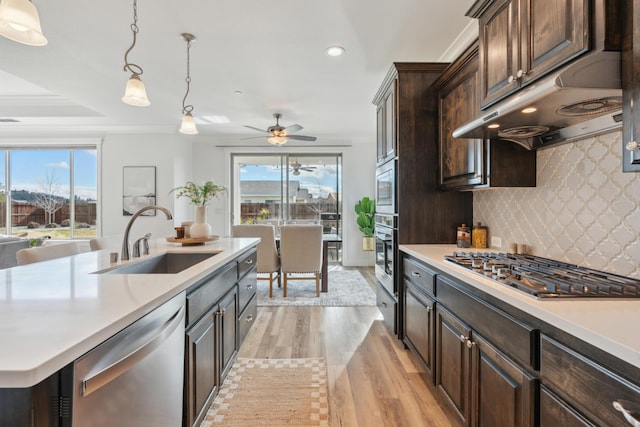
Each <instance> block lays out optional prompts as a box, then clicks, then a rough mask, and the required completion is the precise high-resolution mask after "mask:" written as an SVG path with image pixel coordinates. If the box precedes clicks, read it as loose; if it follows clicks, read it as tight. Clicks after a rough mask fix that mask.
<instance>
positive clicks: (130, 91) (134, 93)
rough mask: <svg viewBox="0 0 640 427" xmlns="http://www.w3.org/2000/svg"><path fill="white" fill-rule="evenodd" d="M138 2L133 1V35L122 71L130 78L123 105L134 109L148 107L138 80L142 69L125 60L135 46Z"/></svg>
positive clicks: (140, 81) (147, 101)
mask: <svg viewBox="0 0 640 427" xmlns="http://www.w3.org/2000/svg"><path fill="white" fill-rule="evenodd" d="M138 31H139V29H138V1H137V0H133V24H131V32H132V33H133V42H132V43H131V46H130V47H129V49H127V51H126V52H125V54H124V71H129V72H130V73H131V77H130V78H129V80H128V81H127V88H126V89H125V91H124V96H123V97H122V101H123V102H124V103H125V104H129V105H133V106H134V107H146V106H147V105H150V104H151V102H149V98H147V90H146V89H145V88H144V83H142V80H141V79H140V75H141V74H142V72H143V71H142V67H141V66H139V65H136V64H132V63H129V60H128V59H127V57H128V55H129V52H131V50H132V49H133V47H134V46H135V45H136V35H137V34H138Z"/></svg>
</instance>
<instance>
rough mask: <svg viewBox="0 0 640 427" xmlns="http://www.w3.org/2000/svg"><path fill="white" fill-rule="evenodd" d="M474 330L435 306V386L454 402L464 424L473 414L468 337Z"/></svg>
mask: <svg viewBox="0 0 640 427" xmlns="http://www.w3.org/2000/svg"><path fill="white" fill-rule="evenodd" d="M470 335H471V330H470V329H469V328H468V327H467V326H466V325H465V324H463V323H462V322H460V321H459V320H458V319H457V318H456V317H455V316H453V315H452V314H451V313H449V312H448V311H447V310H444V309H443V308H441V307H440V306H438V307H437V308H436V386H437V387H438V389H439V390H440V391H441V392H442V393H443V394H444V395H445V396H446V397H447V399H448V400H449V402H451V404H452V405H453V409H454V410H455V413H456V415H458V417H459V421H460V422H461V423H462V424H465V425H467V423H468V421H469V417H470V413H471V412H470V406H469V400H470V387H471V373H470V371H469V368H470V366H469V363H470V350H469V349H468V348H467V346H466V341H467V340H468V339H469V337H470Z"/></svg>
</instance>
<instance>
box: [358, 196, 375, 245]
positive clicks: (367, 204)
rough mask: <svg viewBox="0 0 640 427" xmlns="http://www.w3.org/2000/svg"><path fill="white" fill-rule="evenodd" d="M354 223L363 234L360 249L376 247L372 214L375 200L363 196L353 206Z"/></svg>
mask: <svg viewBox="0 0 640 427" xmlns="http://www.w3.org/2000/svg"><path fill="white" fill-rule="evenodd" d="M355 211H356V214H357V215H358V216H357V217H356V223H357V224H358V228H359V229H360V231H361V232H362V234H363V237H362V249H363V250H365V251H373V250H374V249H375V248H376V244H375V240H374V237H373V231H374V229H375V223H374V215H375V213H376V202H375V200H372V199H370V198H368V197H363V198H362V199H360V200H359V201H358V203H357V204H356V206H355Z"/></svg>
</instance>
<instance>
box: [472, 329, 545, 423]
mask: <svg viewBox="0 0 640 427" xmlns="http://www.w3.org/2000/svg"><path fill="white" fill-rule="evenodd" d="M467 346H468V347H471V348H472V363H471V366H472V375H471V376H472V384H473V386H472V395H471V406H472V409H471V413H472V414H473V416H472V420H471V425H472V426H492V427H516V426H520V427H529V426H533V425H534V412H535V396H536V390H535V388H536V381H535V380H534V379H533V377H531V376H529V375H528V374H527V373H526V372H525V371H524V370H523V369H522V368H520V367H519V366H517V365H515V364H514V363H513V362H511V361H510V360H509V359H507V358H506V357H505V356H504V355H503V354H502V353H501V352H499V351H498V350H497V349H496V348H495V347H493V346H492V345H491V344H489V343H488V342H487V341H486V340H484V339H483V338H482V337H480V336H478V335H477V334H475V335H474V336H473V338H472V340H471V341H468V343H467Z"/></svg>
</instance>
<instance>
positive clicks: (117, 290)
mask: <svg viewBox="0 0 640 427" xmlns="http://www.w3.org/2000/svg"><path fill="white" fill-rule="evenodd" d="M258 242H259V239H253V238H245V239H221V240H217V241H214V242H211V243H208V244H206V245H203V246H189V247H182V246H180V245H179V244H175V243H160V242H159V243H156V244H155V245H152V246H153V247H152V248H151V254H150V255H149V256H145V257H143V258H148V257H152V256H155V255H161V254H163V253H168V252H189V253H191V252H210V253H215V255H214V256H212V257H210V258H208V259H206V260H205V261H202V262H200V263H198V264H195V265H194V266H192V267H190V268H187V269H185V270H184V271H181V272H179V273H176V274H163V275H157V274H100V273H99V272H103V271H105V270H109V269H113V268H115V267H120V266H124V265H126V264H130V263H135V262H139V261H140V260H139V259H134V260H131V261H119V262H117V263H111V262H110V254H109V252H108V251H96V252H87V253H82V254H79V255H75V256H71V257H66V258H58V259H54V260H50V261H45V262H40V263H35V264H29V265H25V266H19V267H14V268H10V269H7V270H0V348H2V351H1V352H0V388H2V389H4V388H27V387H32V386H34V385H36V384H38V383H39V382H41V381H43V380H45V379H46V378H48V377H49V376H50V375H52V374H54V373H56V372H57V371H59V370H60V369H62V368H63V367H65V366H66V365H68V364H69V363H71V362H72V361H74V360H76V359H77V358H78V357H80V356H82V355H83V354H85V353H86V352H87V351H89V350H91V349H93V348H94V347H96V346H97V345H99V344H100V343H102V342H104V341H105V340H106V339H108V338H109V337H111V336H113V335H115V334H116V333H117V332H119V331H121V330H122V329H124V328H125V327H127V326H129V325H130V324H132V323H133V322H134V321H136V320H137V319H139V318H141V317H142V316H144V315H145V314H147V313H150V312H151V311H153V310H154V309H155V308H157V307H159V306H160V305H161V304H163V303H164V302H166V301H168V300H170V299H171V298H172V297H174V296H176V295H178V294H179V293H181V292H183V291H185V290H187V289H188V288H189V287H190V286H192V285H194V284H197V283H198V282H199V281H201V280H202V279H204V278H206V277H207V276H208V275H210V274H211V273H213V272H215V271H216V270H217V269H219V268H221V267H223V266H224V265H226V264H227V263H229V262H230V261H233V260H234V259H236V258H238V257H239V256H240V255H242V254H243V253H245V252H247V251H249V250H251V249H252V248H254V247H255V246H256V245H257V243H258ZM97 272H98V273H97Z"/></svg>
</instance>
